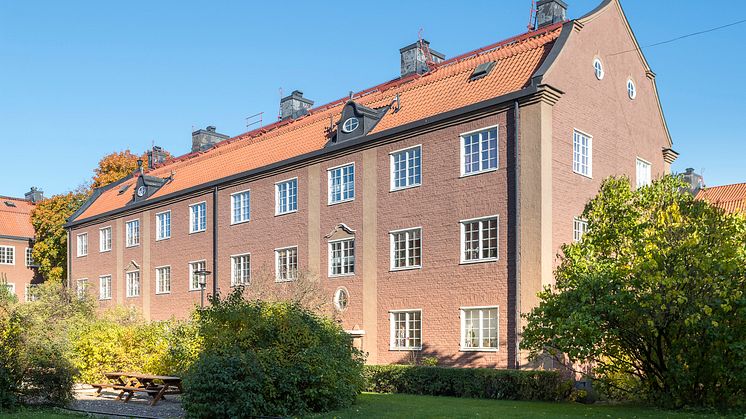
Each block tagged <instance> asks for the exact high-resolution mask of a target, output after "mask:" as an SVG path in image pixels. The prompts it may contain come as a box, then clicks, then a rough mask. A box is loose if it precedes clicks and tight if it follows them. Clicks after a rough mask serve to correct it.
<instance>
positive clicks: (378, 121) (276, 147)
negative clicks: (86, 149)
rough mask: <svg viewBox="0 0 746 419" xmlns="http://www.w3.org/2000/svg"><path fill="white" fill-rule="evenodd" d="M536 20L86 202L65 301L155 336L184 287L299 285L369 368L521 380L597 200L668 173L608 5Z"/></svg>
mask: <svg viewBox="0 0 746 419" xmlns="http://www.w3.org/2000/svg"><path fill="white" fill-rule="evenodd" d="M538 14H539V16H538V19H537V20H538V22H540V23H543V25H542V26H540V27H538V28H537V29H536V30H533V31H530V32H528V33H525V34H522V35H519V36H516V37H514V38H510V39H507V40H505V41H501V42H498V43H496V44H493V45H489V46H486V47H484V48H480V49H478V50H475V51H472V52H469V53H466V54H463V55H460V56H458V57H455V58H451V59H445V57H444V56H443V55H442V54H440V53H436V52H433V51H430V50H429V46H427V44H426V43H424V42H422V43H416V44H415V45H414V47H415V48H421V51H420V52H418V53H416V54H412V53H410V51H409V49H408V48H409V47H407V48H403V49H402V50H401V51H400V53H401V59H402V60H403V61H406V60H411V59H415V60H425V62H424V63H404V62H402V64H401V74H402V75H401V76H400V77H398V78H396V79H394V80H391V81H389V82H386V83H384V84H381V85H378V86H375V87H372V88H370V89H367V90H365V91H362V92H358V93H355V94H351V95H350V96H349V97H345V98H344V99H341V100H338V101H335V102H332V103H329V104H326V105H322V106H319V107H316V108H310V109H309V106H311V105H309V102H310V101H309V100H308V99H306V98H304V97H303V94H302V93H301V92H299V91H295V92H293V94H292V95H291V96H289V97H288V98H283V101H282V102H283V106H282V108H281V109H282V110H283V112H292V114H291V115H290V117H288V116H287V115H282V116H281V120H280V121H278V122H277V123H275V124H272V125H269V126H265V127H263V128H261V129H258V130H255V131H251V132H248V133H245V134H242V135H239V136H237V137H234V138H231V139H228V140H225V141H222V142H219V143H217V144H214V145H213V146H212V147H211V148H209V149H207V150H206V151H202V152H198V153H191V154H189V155H187V156H184V157H181V158H177V159H175V160H173V161H170V162H167V163H166V164H164V165H162V166H159V167H157V168H156V169H154V170H150V171H148V172H136V173H134V174H133V175H132V176H131V177H128V178H127V179H124V180H122V181H120V182H117V183H115V184H112V185H109V186H107V187H105V188H101V189H98V190H96V191H95V192H94V194H93V196H92V197H91V199H90V200H89V201H88V202H87V203H86V204H85V205H84V206H83V207H82V208H81V209H80V211H78V212H77V213H76V214H75V215H74V216H73V217H72V218H71V220H70V222H69V223H68V225H67V228H68V229H69V235H70V243H71V246H70V254H69V256H70V257H69V261H70V269H69V272H70V273H71V274H70V278H69V281H70V282H69V283H70V286H73V287H79V289H81V290H85V289H89V290H90V292H91V293H92V294H93V295H95V296H96V297H97V298H98V299H99V300H100V306H101V307H104V308H105V307H111V306H113V305H115V304H126V305H133V306H137V307H139V308H141V309H142V310H143V312H144V315H145V316H146V318H148V319H154V320H155V319H167V318H170V317H172V316H177V317H185V316H187V314H188V312H189V311H190V310H191V309H192V308H193V307H194V305H195V304H198V303H199V299H200V293H199V280H198V279H199V278H197V277H195V276H194V275H192V273H193V272H195V271H201V270H209V271H211V272H212V275H210V276H208V284H209V288H208V291H209V292H213V291H214V290H217V289H219V290H220V291H221V292H222V293H226V292H227V291H228V290H230V289H231V286H232V285H233V284H237V283H246V284H248V285H247V286H248V288H249V289H251V286H252V282H251V281H252V277H253V276H255V275H259V274H260V273H262V272H269V273H271V274H272V275H274V277H275V278H276V281H277V287H284V286H285V285H283V284H282V283H284V282H286V281H292V280H293V279H294V278H295V277H296V276H297V275H298V272H311V273H312V274H315V275H318V276H319V278H320V284H321V287H323V289H324V292H325V293H326V294H327V295H328V298H329V299H330V300H333V301H334V303H335V304H336V306H337V307H338V309H339V311H340V318H341V322H342V324H343V326H344V328H345V329H346V330H348V331H349V332H350V333H351V334H352V335H353V336H355V337H356V342H357V344H358V345H360V346H361V347H362V348H363V350H364V351H366V352H368V354H369V355H368V362H369V363H393V362H402V361H407V360H409V359H411V358H412V356H413V354H426V355H434V356H437V357H438V358H439V359H440V361H441V363H442V364H444V365H460V366H491V367H500V368H505V367H511V368H513V367H518V366H519V365H522V364H523V361H524V359H525V357H524V354H522V353H520V352H519V351H518V345H517V344H518V341H519V336H520V331H521V328H522V324H523V321H522V320H521V318H520V314H521V313H522V312H526V311H528V310H530V309H531V308H532V307H533V306H535V305H536V303H537V299H536V293H537V292H538V291H540V290H541V289H542V287H543V286H545V285H549V284H552V283H553V281H554V279H553V269H554V267H555V265H556V263H557V261H556V256H555V255H556V254H557V252H558V251H559V249H560V246H561V245H562V244H563V243H567V242H570V241H572V240H573V239H579V238H580V236H581V235H582V233H583V231H585V222H584V221H583V220H582V219H580V218H578V217H579V215H580V214H581V213H582V211H583V208H584V206H585V204H586V202H587V201H588V200H589V199H590V198H591V197H593V196H594V195H595V194H596V192H597V190H598V188H599V186H600V184H601V181H602V180H603V179H604V178H606V177H608V176H611V175H619V174H626V175H628V176H629V177H630V179H632V182H633V183H635V184H637V185H645V184H647V183H649V182H650V181H651V180H652V179H653V178H656V177H659V176H662V175H663V174H666V173H669V171H670V164H671V163H672V162H673V160H674V159H675V158H676V155H677V154H676V153H675V152H674V151H673V150H672V149H671V138H670V136H669V133H668V130H667V127H666V122H665V120H664V117H663V113H662V111H661V107H660V102H659V99H658V94H657V90H656V86H655V75H654V73H653V72H652V71H651V70H650V67H649V66H648V64H647V62H646V60H645V58H644V57H643V55H642V53H641V52H640V50H639V48H638V47H639V46H638V44H637V42H636V40H635V38H634V35H633V33H632V31H631V29H630V27H629V24H628V22H627V20H626V18H625V16H624V13H623V12H622V9H621V6H620V5H619V3H618V2H617V1H616V0H607V1H604V2H603V3H602V4H601V5H600V6H599V7H597V8H596V9H595V10H593V11H592V12H590V13H589V14H587V15H586V16H584V17H582V18H580V19H576V20H570V21H567V20H565V5H564V3H562V2H561V1H559V0H541V1H539V2H538ZM410 47H411V46H410ZM630 51H631V52H630ZM405 53H406V54H405ZM441 60H442V61H441ZM392 64H393V63H392ZM293 100H295V101H299V103H288V102H289V101H293ZM86 286H88V288H86Z"/></svg>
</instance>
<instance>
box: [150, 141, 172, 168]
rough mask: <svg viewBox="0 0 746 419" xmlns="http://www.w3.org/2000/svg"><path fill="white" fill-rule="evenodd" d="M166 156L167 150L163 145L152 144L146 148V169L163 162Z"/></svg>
mask: <svg viewBox="0 0 746 419" xmlns="http://www.w3.org/2000/svg"><path fill="white" fill-rule="evenodd" d="M166 158H168V152H167V151H166V150H164V149H163V147H159V146H157V145H154V146H153V148H152V149H150V150H148V170H153V169H155V166H157V165H159V164H161V163H163V162H165V161H166Z"/></svg>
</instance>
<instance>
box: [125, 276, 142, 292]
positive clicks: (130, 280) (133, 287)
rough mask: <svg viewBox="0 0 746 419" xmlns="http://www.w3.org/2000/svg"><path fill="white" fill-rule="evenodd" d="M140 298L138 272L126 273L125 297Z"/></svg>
mask: <svg viewBox="0 0 746 419" xmlns="http://www.w3.org/2000/svg"><path fill="white" fill-rule="evenodd" d="M139 296H140V271H134V272H127V297H139Z"/></svg>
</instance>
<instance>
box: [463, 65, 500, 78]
mask: <svg viewBox="0 0 746 419" xmlns="http://www.w3.org/2000/svg"><path fill="white" fill-rule="evenodd" d="M494 67H495V62H494V61H490V62H487V63H482V64H479V65H478V66H477V68H475V69H474V72H473V73H471V76H469V81H474V80H479V79H481V78H482V77H485V76H487V75H488V74H490V71H492V69H493V68H494Z"/></svg>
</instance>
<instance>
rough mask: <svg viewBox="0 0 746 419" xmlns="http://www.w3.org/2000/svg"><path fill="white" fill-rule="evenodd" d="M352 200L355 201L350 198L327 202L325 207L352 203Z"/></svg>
mask: <svg viewBox="0 0 746 419" xmlns="http://www.w3.org/2000/svg"><path fill="white" fill-rule="evenodd" d="M354 200H355V197H352V198H347V199H342V200H340V201H334V202H327V203H326V205H327V206H329V207H331V206H332V205H337V204H344V203H345V202H352V201H354Z"/></svg>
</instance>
